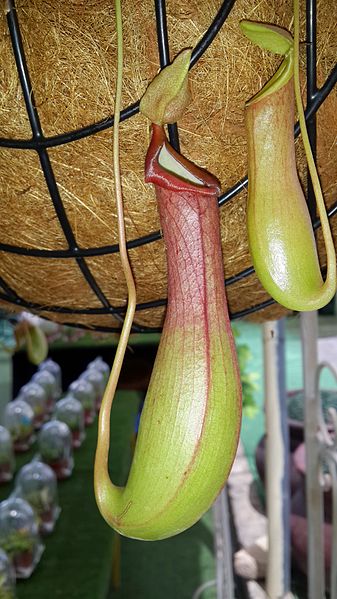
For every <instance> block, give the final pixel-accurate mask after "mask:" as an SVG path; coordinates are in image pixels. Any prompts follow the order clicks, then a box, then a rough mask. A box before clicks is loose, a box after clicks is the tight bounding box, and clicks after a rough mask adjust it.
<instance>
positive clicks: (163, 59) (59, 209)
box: [0, 0, 337, 332]
mask: <svg viewBox="0 0 337 599" xmlns="http://www.w3.org/2000/svg"><path fill="white" fill-rule="evenodd" d="M234 4H235V0H224V2H222V4H221V6H220V8H219V10H218V12H217V14H216V15H215V17H214V19H213V21H212V23H211V24H210V26H209V28H208V30H207V31H206V33H205V34H204V36H203V37H202V39H201V40H200V41H199V43H198V44H197V45H196V46H195V48H194V50H193V52H192V58H191V68H192V67H193V66H194V65H195V64H196V63H197V62H198V60H199V59H200V57H201V56H202V55H203V53H204V52H205V51H206V50H207V48H208V47H209V46H210V44H211V43H212V41H213V39H214V38H215V37H216V35H218V33H219V31H220V30H221V29H222V27H223V26H224V24H225V22H226V19H227V17H228V15H229V14H230V12H231V10H232V8H233V6H234ZM154 5H155V15H156V27H157V42H158V54H159V60H160V66H161V67H162V68H163V67H165V66H166V65H167V64H168V63H169V61H170V47H169V38H168V28H167V20H166V1H165V0H154ZM6 6H7V24H8V30H9V34H10V39H11V44H12V48H13V54H14V57H15V62H16V67H17V70H18V74H19V79H20V84H21V88H22V92H23V96H24V101H25V105H26V110H27V115H28V118H29V122H30V126H31V130H32V137H31V138H30V139H7V138H0V147H7V148H12V149H24V150H33V151H35V152H36V153H37V155H38V157H39V161H40V165H41V169H42V172H43V174H44V177H45V180H46V184H47V187H48V190H49V194H50V198H51V201H52V203H53V206H54V210H55V213H56V216H57V218H58V221H59V223H60V225H61V227H62V230H63V233H64V236H65V239H66V241H67V245H68V248H67V249H64V250H42V249H37V248H25V247H20V246H16V245H10V244H5V243H0V251H4V252H10V253H14V254H19V255H24V256H34V257H40V258H48V259H58V258H59V259H60V258H69V259H75V261H76V263H77V265H78V267H79V268H80V270H81V272H82V275H83V277H84V278H85V280H86V281H87V283H88V285H89V286H90V288H91V289H92V291H93V292H94V294H95V295H96V297H97V298H98V299H99V301H100V303H101V307H100V308H86V309H85V308H83V309H82V308H81V309H79V308H78V309H76V308H66V307H64V306H57V305H55V306H51V305H49V306H45V305H43V306H42V305H40V304H38V303H34V302H31V301H27V300H25V299H24V298H23V297H20V296H19V295H18V294H17V293H16V292H15V291H14V290H13V289H11V288H10V286H9V285H8V283H7V282H6V281H5V280H3V279H2V278H1V277H0V299H2V300H3V301H6V302H8V303H10V304H15V305H17V306H20V307H21V308H22V309H28V310H33V311H35V312H39V311H41V310H43V312H44V313H46V312H47V313H48V312H51V313H59V314H73V315H74V323H67V324H73V326H77V327H79V328H88V329H91V330H97V331H104V332H114V331H118V330H120V327H117V326H111V327H107V326H103V327H100V326H94V327H92V326H89V325H88V327H86V326H85V325H79V324H78V323H76V315H80V314H82V315H83V314H87V315H106V314H110V315H111V316H112V319H111V320H112V322H113V318H114V319H116V320H118V321H122V320H123V315H124V313H125V307H124V306H123V307H121V306H112V305H111V304H110V302H109V300H108V298H107V297H106V296H105V294H104V293H103V291H102V289H101V288H100V286H99V285H98V283H97V281H96V279H95V276H94V274H93V273H92V271H91V270H90V268H89V266H88V264H87V262H86V258H87V257H92V256H100V255H105V254H112V253H116V252H118V251H119V247H118V244H114V245H108V246H99V247H91V248H80V247H79V246H78V244H77V242H76V238H75V235H74V233H73V231H72V229H71V226H70V223H69V220H68V218H67V214H66V211H65V208H64V205H63V202H62V198H61V196H60V193H59V190H58V186H57V181H56V179H55V175H54V172H53V168H52V165H51V162H50V159H49V154H48V148H53V147H55V146H58V145H62V144H66V143H71V142H73V141H76V140H79V139H82V138H84V137H87V136H89V135H95V134H96V133H98V132H100V131H103V130H105V129H108V128H110V127H113V124H114V118H113V117H108V118H106V119H103V120H102V121H99V122H97V123H93V124H91V125H88V126H85V127H82V128H80V129H78V130H75V131H69V132H65V133H62V134H59V135H56V136H50V137H45V136H44V134H43V130H42V127H41V123H40V119H39V114H38V111H37V108H36V105H35V101H34V93H33V89H32V85H31V81H30V76H29V70H28V66H27V62H26V57H25V50H24V47H23V43H22V38H21V34H20V25H19V20H18V17H17V13H16V8H15V0H8V1H7V5H6ZM306 48H307V73H306V75H307V107H306V111H305V112H306V120H307V126H308V131H309V137H310V141H311V144H312V147H313V152H314V153H315V151H316V112H317V110H318V108H319V107H320V106H321V104H322V103H323V102H324V100H325V98H326V97H327V96H328V95H329V93H330V92H331V90H332V89H333V87H334V85H335V84H336V82H337V64H336V65H335V66H334V68H333V69H332V71H331V73H330V74H329V76H328V77H327V79H326V81H325V83H324V84H323V85H322V87H321V88H319V89H318V88H317V84H316V0H306ZM138 111H139V101H137V102H135V103H134V104H131V105H130V106H128V107H127V108H126V109H124V110H123V111H122V113H121V120H125V119H128V118H131V117H132V116H133V115H135V114H137V112H138ZM168 132H169V138H170V143H171V144H172V145H173V146H174V147H175V148H176V149H177V150H179V132H178V127H177V125H170V126H169V127H168ZM298 134H299V126H298V123H297V124H296V126H295V136H297V135H298ZM247 183H248V180H247V177H244V178H243V179H241V180H239V181H238V182H237V183H236V184H235V185H234V186H233V187H231V188H230V189H227V190H226V191H225V192H224V193H222V194H221V195H220V197H219V207H221V206H223V205H224V204H226V203H227V202H229V201H232V200H233V199H234V198H235V197H236V196H237V195H238V194H239V192H240V191H241V190H242V189H244V188H246V187H247ZM308 205H309V210H310V214H311V216H312V220H313V223H314V227H315V228H318V227H319V226H320V222H319V220H317V219H316V220H315V198H314V194H313V192H312V188H311V184H310V180H309V185H308ZM336 212H337V201H336V202H335V203H334V204H333V206H331V207H330V209H329V212H328V215H329V218H331V217H332V216H334V215H335V214H336ZM158 239H160V232H159V231H154V232H152V233H150V234H148V235H146V236H144V237H139V238H137V239H132V240H129V241H128V242H127V247H128V249H129V250H132V249H133V248H136V247H139V246H141V245H144V244H147V243H152V242H154V241H156V240H158ZM253 273H254V268H253V267H249V268H246V269H245V270H243V271H241V272H239V273H237V274H236V275H234V276H232V277H229V278H227V279H225V281H224V283H225V285H226V286H227V287H228V286H229V285H232V284H234V283H236V282H237V281H239V280H242V279H245V278H246V277H249V276H250V275H252V274H253ZM166 301H167V300H166V298H163V299H159V300H154V301H150V302H145V303H142V304H138V305H137V310H138V311H141V310H146V309H149V308H157V307H160V306H165V305H166ZM274 303H275V302H274V300H273V299H272V298H270V299H267V300H266V301H264V302H261V303H259V304H256V305H252V306H250V307H248V308H247V309H245V310H243V311H240V312H235V313H232V314H230V317H231V319H239V318H242V317H244V316H247V315H249V314H252V313H254V312H257V311H259V310H263V309H264V308H267V307H268V306H270V305H272V304H274ZM159 330H160V329H158V328H154V327H149V326H146V327H144V326H139V325H137V324H133V328H132V331H133V332H157V331H159Z"/></svg>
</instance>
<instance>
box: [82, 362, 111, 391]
mask: <svg viewBox="0 0 337 599" xmlns="http://www.w3.org/2000/svg"><path fill="white" fill-rule="evenodd" d="M86 370H98V372H101V373H102V374H103V378H104V384H105V385H106V384H107V382H108V379H109V375H110V366H109V365H108V364H107V363H106V362H105V361H104V360H103V358H102V356H97V358H95V359H94V360H92V362H89V364H88V366H87V368H86Z"/></svg>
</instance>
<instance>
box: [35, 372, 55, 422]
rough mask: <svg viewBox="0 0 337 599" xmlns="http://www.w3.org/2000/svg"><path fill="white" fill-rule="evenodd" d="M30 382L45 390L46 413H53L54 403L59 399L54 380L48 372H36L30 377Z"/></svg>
mask: <svg viewBox="0 0 337 599" xmlns="http://www.w3.org/2000/svg"><path fill="white" fill-rule="evenodd" d="M31 381H32V382H33V383H38V384H39V385H41V387H43V389H44V390H45V392H46V394H47V411H48V413H49V414H51V413H52V412H53V411H54V407H55V402H56V400H57V399H58V398H59V394H58V390H57V381H56V378H55V377H54V375H53V374H52V373H51V372H49V371H48V370H38V371H37V372H36V373H35V374H34V375H33V376H32V379H31Z"/></svg>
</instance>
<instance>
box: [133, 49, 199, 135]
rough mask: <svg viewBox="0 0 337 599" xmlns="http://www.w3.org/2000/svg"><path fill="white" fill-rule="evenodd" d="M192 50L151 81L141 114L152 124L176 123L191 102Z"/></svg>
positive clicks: (141, 105)
mask: <svg viewBox="0 0 337 599" xmlns="http://www.w3.org/2000/svg"><path fill="white" fill-rule="evenodd" d="M191 53H192V50H191V49H188V50H183V51H182V52H180V54H178V56H176V58H175V59H174V61H173V62H172V64H170V65H169V66H167V67H165V68H164V69H163V70H162V71H160V73H159V74H158V75H157V76H156V77H155V78H154V79H153V80H152V81H151V83H150V85H149V86H148V88H147V90H146V92H145V94H144V96H143V97H142V99H141V101H140V106H139V109H140V112H141V113H142V114H144V115H145V116H146V117H148V118H149V119H150V121H151V122H152V123H156V124H157V125H164V124H166V123H175V122H176V121H177V120H178V119H179V118H180V117H181V116H182V115H183V113H184V111H185V109H186V107H187V106H188V104H189V102H190V91H189V85H188V69H189V65H190V60H191Z"/></svg>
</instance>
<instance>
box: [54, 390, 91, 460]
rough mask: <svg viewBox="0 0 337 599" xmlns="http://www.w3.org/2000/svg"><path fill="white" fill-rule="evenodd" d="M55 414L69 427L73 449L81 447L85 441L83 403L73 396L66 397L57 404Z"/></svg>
mask: <svg viewBox="0 0 337 599" xmlns="http://www.w3.org/2000/svg"><path fill="white" fill-rule="evenodd" d="M54 414H55V418H56V419H57V420H60V421H61V422H65V423H66V424H67V425H68V426H69V428H70V430H71V435H72V444H73V447H75V448H77V447H81V445H82V443H83V441H84V439H85V430H84V409H83V406H82V404H81V402H80V401H79V400H78V399H76V398H75V397H74V396H73V395H66V397H64V398H63V399H60V400H59V401H58V402H57V403H56V406H55V412H54Z"/></svg>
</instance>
